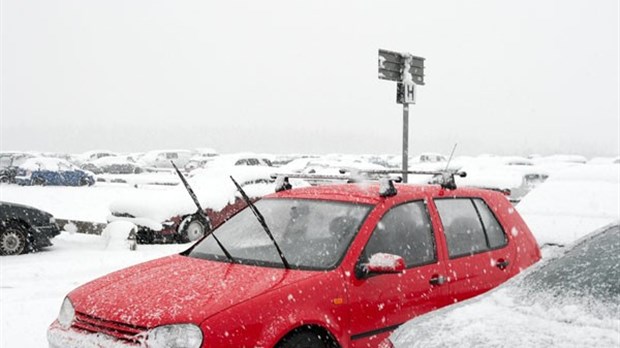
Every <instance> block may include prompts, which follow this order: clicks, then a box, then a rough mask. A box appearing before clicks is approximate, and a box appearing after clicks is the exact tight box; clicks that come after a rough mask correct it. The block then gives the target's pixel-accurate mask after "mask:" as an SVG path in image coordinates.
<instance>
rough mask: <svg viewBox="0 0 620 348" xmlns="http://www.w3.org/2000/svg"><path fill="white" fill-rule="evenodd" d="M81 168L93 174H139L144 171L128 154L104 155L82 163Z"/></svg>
mask: <svg viewBox="0 0 620 348" xmlns="http://www.w3.org/2000/svg"><path fill="white" fill-rule="evenodd" d="M82 169H84V170H88V171H90V172H93V173H95V174H140V173H142V172H143V171H144V169H142V167H140V166H139V165H138V164H137V163H136V162H135V161H133V159H132V158H131V157H129V156H122V155H119V156H106V157H101V158H99V159H96V160H94V161H90V162H87V163H84V164H83V165H82Z"/></svg>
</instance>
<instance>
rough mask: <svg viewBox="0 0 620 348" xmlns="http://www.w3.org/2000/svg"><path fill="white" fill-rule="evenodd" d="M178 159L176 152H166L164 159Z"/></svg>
mask: <svg viewBox="0 0 620 348" xmlns="http://www.w3.org/2000/svg"><path fill="white" fill-rule="evenodd" d="M177 158H179V154H177V153H176V152H166V159H177Z"/></svg>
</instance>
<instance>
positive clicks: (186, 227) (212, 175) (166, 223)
mask: <svg viewBox="0 0 620 348" xmlns="http://www.w3.org/2000/svg"><path fill="white" fill-rule="evenodd" d="M271 174H272V173H271V168H269V167H233V168H227V169H226V168H224V169H222V168H220V169H211V170H209V171H205V172H201V173H199V174H197V175H195V176H193V177H192V178H189V181H190V184H191V186H192V187H193V188H194V190H195V192H196V194H197V195H198V198H199V200H200V204H201V206H202V207H203V208H204V209H205V213H206V214H207V216H208V217H209V219H210V220H211V221H210V222H211V227H212V228H214V227H216V226H218V225H220V224H221V223H222V222H224V221H225V220H227V219H228V218H229V217H230V216H232V215H233V214H235V213H236V212H238V211H239V210H240V209H242V208H244V207H245V206H246V204H245V202H243V201H242V200H241V198H240V197H239V196H238V194H237V192H236V189H235V187H234V185H233V184H232V182H231V181H230V178H229V176H230V175H233V176H234V177H235V178H236V179H237V180H238V181H239V182H240V184H241V186H242V187H244V188H245V189H246V190H247V191H248V193H249V194H250V196H251V197H252V198H253V199H257V198H259V197H261V196H263V195H265V194H267V193H271V192H273V190H274V180H273V179H272V178H271ZM110 213H111V215H110V216H108V222H113V221H119V220H122V221H130V222H133V223H134V224H136V225H137V226H138V233H137V237H138V243H141V244H150V243H187V242H194V241H196V240H198V239H200V238H202V236H203V235H204V234H205V233H206V232H208V231H209V226H206V224H205V222H204V221H202V219H201V217H200V216H199V215H198V213H197V208H196V206H195V204H194V203H193V202H192V200H191V198H190V196H189V195H188V194H187V192H186V190H185V188H184V187H183V186H182V185H179V187H178V188H177V190H174V191H169V192H165V193H164V192H161V191H156V192H145V193H144V196H134V197H123V198H122V199H120V200H118V201H115V202H112V204H111V205H110Z"/></svg>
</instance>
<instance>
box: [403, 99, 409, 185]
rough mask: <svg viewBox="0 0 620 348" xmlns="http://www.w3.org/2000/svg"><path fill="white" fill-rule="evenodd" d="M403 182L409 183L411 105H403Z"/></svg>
mask: <svg viewBox="0 0 620 348" xmlns="http://www.w3.org/2000/svg"><path fill="white" fill-rule="evenodd" d="M402 163H403V182H404V183H407V171H408V170H409V104H406V103H405V104H403V161H402Z"/></svg>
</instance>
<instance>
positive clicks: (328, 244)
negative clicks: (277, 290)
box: [189, 198, 372, 269]
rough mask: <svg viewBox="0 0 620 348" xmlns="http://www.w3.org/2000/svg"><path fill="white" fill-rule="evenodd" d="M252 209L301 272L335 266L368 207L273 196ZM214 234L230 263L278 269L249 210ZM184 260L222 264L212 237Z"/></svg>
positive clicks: (270, 245)
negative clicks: (200, 259) (202, 259)
mask: <svg viewBox="0 0 620 348" xmlns="http://www.w3.org/2000/svg"><path fill="white" fill-rule="evenodd" d="M256 207H257V208H258V210H259V211H260V212H261V214H262V215H263V216H264V218H265V221H266V223H267V225H268V226H269V229H270V230H271V233H272V234H273V236H274V238H275V240H276V242H277V243H278V245H279V246H280V248H281V249H282V253H283V254H284V256H285V257H286V259H287V261H288V263H289V264H290V265H291V267H293V268H300V269H331V268H334V267H336V266H337V265H338V263H339V262H340V260H341V259H342V257H343V255H344V253H345V252H346V250H347V248H348V246H349V244H350V242H351V240H353V237H354V236H355V235H356V234H357V231H358V230H359V228H360V226H361V225H362V222H363V221H364V219H365V218H366V215H367V214H368V212H369V211H370V209H371V208H372V206H370V205H362V204H355V203H344V202H333V201H322V200H310V199H277V198H273V199H269V198H267V199H262V200H260V201H258V202H256ZM213 234H214V235H215V236H216V237H217V238H218V239H219V241H220V242H221V243H222V244H223V245H224V247H225V248H226V249H227V250H228V252H229V253H230V254H231V256H232V257H233V259H234V260H233V262H236V263H243V264H254V265H264V266H274V267H281V266H282V261H281V259H280V257H279V255H278V252H277V249H276V247H275V246H274V245H273V243H272V242H271V240H270V239H269V236H268V235H267V233H265V231H264V230H263V227H262V226H261V225H260V223H259V222H258V220H257V219H256V217H255V216H254V214H253V213H252V211H251V210H250V209H245V210H243V211H241V212H239V213H238V214H237V215H235V216H233V217H232V218H231V219H230V220H228V221H227V222H225V223H224V224H222V225H220V227H218V228H217V229H216V230H215V231H214V232H213ZM189 256H190V257H197V258H205V259H210V260H221V261H225V260H227V259H226V256H225V254H224V253H223V252H222V250H221V249H220V248H219V246H218V245H217V243H216V242H215V240H214V238H213V237H212V236H209V237H207V238H205V239H203V240H202V241H201V242H200V243H199V244H197V245H196V246H195V247H194V248H193V249H192V250H191V251H190V253H189Z"/></svg>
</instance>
